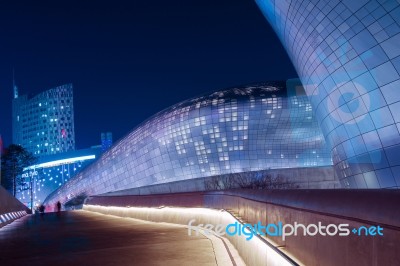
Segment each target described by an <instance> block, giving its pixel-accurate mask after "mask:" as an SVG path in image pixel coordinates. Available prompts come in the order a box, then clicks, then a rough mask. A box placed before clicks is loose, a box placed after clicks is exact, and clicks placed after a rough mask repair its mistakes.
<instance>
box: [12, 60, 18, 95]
mask: <svg viewBox="0 0 400 266" xmlns="http://www.w3.org/2000/svg"><path fill="white" fill-rule="evenodd" d="M14 72H15V71H14V68H13V90H14V99H17V98H18V87H17V85H15V73H14Z"/></svg>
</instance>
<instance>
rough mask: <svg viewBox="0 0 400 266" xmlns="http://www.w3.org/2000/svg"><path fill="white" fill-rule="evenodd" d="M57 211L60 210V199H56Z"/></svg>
mask: <svg viewBox="0 0 400 266" xmlns="http://www.w3.org/2000/svg"><path fill="white" fill-rule="evenodd" d="M56 205H57V212H60V211H61V202H60V201H57V204H56Z"/></svg>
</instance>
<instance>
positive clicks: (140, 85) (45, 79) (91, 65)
mask: <svg viewBox="0 0 400 266" xmlns="http://www.w3.org/2000/svg"><path fill="white" fill-rule="evenodd" d="M7 2H15V3H11V4H10V3H7V4H5V3H2V4H1V6H0V134H1V135H2V137H3V141H4V144H5V145H6V146H7V145H9V144H10V143H11V100H12V69H13V68H15V80H16V83H17V85H18V87H19V92H20V95H22V94H36V93H39V92H41V91H44V90H47V89H50V88H52V87H55V86H58V85H62V84H65V83H73V85H74V108H75V133H76V144H77V146H76V148H78V149H81V148H87V147H89V146H92V145H97V144H100V132H105V131H111V132H112V133H113V137H114V141H115V140H117V139H119V138H121V137H123V136H124V135H126V134H127V133H128V132H129V131H130V130H132V129H133V128H134V127H135V126H137V125H138V124H140V123H141V122H142V121H144V120H145V119H146V118H148V117H149V116H151V115H153V114H155V113H157V112H158V111H161V110H162V109H164V108H166V107H168V106H171V105H173V104H175V103H178V102H180V101H182V100H185V99H188V98H191V97H195V96H197V95H199V94H203V93H206V92H209V91H212V90H218V89H224V88H226V87H231V86H235V85H243V84H247V83H253V82H260V81H271V80H286V79H288V78H293V77H296V76H297V74H296V72H295V70H294V68H293V66H292V64H291V62H290V60H289V59H288V56H287V54H286V52H285V51H284V49H283V47H282V45H281V44H280V42H279V40H278V38H277V37H276V35H275V33H274V32H273V30H272V29H271V27H270V26H269V24H268V23H267V21H266V20H265V19H264V17H263V16H262V14H261V12H260V10H259V9H258V7H257V5H256V3H255V2H254V1H252V0H236V1H232V0H230V1H228V0H201V1H197V0H190V1H188V0H185V1H184V0H182V1H175V0H168V1H166V0H160V1H158V0H154V1H135V0H132V1H106V2H102V1H82V0H81V1H57V0H52V1H25V2H21V1H7Z"/></svg>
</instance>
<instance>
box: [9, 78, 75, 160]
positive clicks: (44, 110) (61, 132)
mask: <svg viewBox="0 0 400 266" xmlns="http://www.w3.org/2000/svg"><path fill="white" fill-rule="evenodd" d="M13 89H14V99H13V102H12V130H13V133H12V135H13V143H14V144H19V145H22V146H23V147H24V148H26V149H27V150H28V151H30V152H32V153H33V154H35V155H36V156H42V155H49V154H58V153H62V152H67V151H71V150H75V131H74V105H73V86H72V84H66V85H62V86H59V87H55V88H52V89H50V90H47V91H44V92H42V93H39V94H37V95H35V96H33V97H29V96H28V95H22V96H20V95H19V93H18V88H17V86H15V84H14V88H13Z"/></svg>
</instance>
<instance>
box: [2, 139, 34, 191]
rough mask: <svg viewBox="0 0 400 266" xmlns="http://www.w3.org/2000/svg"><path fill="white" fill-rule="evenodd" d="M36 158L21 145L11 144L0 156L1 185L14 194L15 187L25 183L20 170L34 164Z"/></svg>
mask: <svg viewBox="0 0 400 266" xmlns="http://www.w3.org/2000/svg"><path fill="white" fill-rule="evenodd" d="M36 161H37V158H36V157H35V156H34V155H33V154H32V153H30V152H29V151H27V150H26V149H25V148H24V147H22V146H21V145H16V144H11V145H10V146H8V148H7V149H6V150H5V153H4V155H3V156H2V157H1V172H2V175H1V176H2V179H1V183H2V185H3V186H4V187H5V188H6V189H7V190H9V191H10V192H12V194H13V195H14V197H15V195H16V192H17V187H18V186H20V185H23V184H25V180H24V178H22V176H21V175H22V172H23V170H24V168H25V167H28V166H31V165H33V164H35V163H36Z"/></svg>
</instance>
